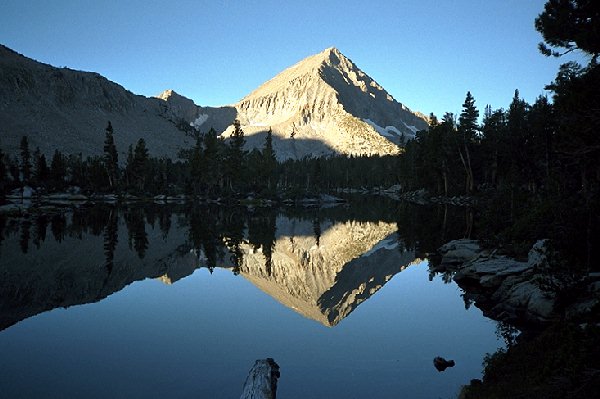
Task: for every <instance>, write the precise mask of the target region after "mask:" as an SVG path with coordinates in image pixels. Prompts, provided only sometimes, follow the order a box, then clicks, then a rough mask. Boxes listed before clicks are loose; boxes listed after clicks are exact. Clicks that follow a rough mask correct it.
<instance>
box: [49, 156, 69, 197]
mask: <svg viewBox="0 0 600 399" xmlns="http://www.w3.org/2000/svg"><path fill="white" fill-rule="evenodd" d="M66 175H67V164H66V160H65V157H64V156H63V155H62V154H61V153H60V151H58V150H54V155H53V156H52V161H51V162H50V180H51V181H52V185H53V186H54V188H56V189H58V190H61V189H63V188H64V185H65V178H66Z"/></svg>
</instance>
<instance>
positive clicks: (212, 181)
mask: <svg viewBox="0 0 600 399" xmlns="http://www.w3.org/2000/svg"><path fill="white" fill-rule="evenodd" d="M203 142H204V152H203V154H202V158H203V159H204V175H203V176H204V181H205V183H206V186H207V194H208V195H209V196H210V195H212V194H214V193H215V192H216V190H217V189H218V186H219V182H220V180H221V168H220V166H221V163H222V157H221V148H220V147H221V145H222V142H221V141H220V140H219V139H218V138H217V132H216V130H215V129H213V128H210V130H209V131H208V133H206V134H205V135H204V137H203Z"/></svg>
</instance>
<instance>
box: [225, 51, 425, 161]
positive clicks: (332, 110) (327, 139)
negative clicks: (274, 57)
mask: <svg viewBox="0 0 600 399" xmlns="http://www.w3.org/2000/svg"><path fill="white" fill-rule="evenodd" d="M235 108H236V110H237V111H238V119H240V121H241V123H242V128H243V129H244V132H245V133H246V136H247V140H248V143H249V144H250V145H251V146H259V145H261V144H262V142H263V140H262V138H263V137H264V134H265V133H266V131H267V130H268V129H269V128H272V129H273V136H274V138H275V140H274V147H275V149H276V151H277V153H278V157H280V158H301V157H303V156H305V155H308V154H318V155H327V154H330V153H342V154H354V155H373V154H377V155H385V154H394V153H397V152H398V146H397V144H399V143H400V142H401V141H404V140H408V139H410V138H413V137H414V135H415V133H416V132H417V131H418V130H422V129H425V128H427V122H426V120H425V118H424V117H423V116H422V115H419V114H415V113H413V112H411V111H410V110H409V109H408V108H406V107H405V106H404V105H402V104H400V103H398V102H397V101H396V100H394V99H393V98H392V96H391V95H390V94H388V93H387V92H386V91H385V90H384V89H383V87H381V86H380V85H379V84H377V82H375V81H374V80H373V79H371V78H370V77H369V76H368V75H366V74H365V73H364V72H363V71H361V70H360V69H359V68H358V67H357V66H356V65H355V64H354V63H353V62H352V61H351V60H349V59H348V58H346V57H345V56H344V55H343V54H342V53H341V52H340V51H339V50H338V49H336V48H333V47H332V48H328V49H326V50H325V51H323V52H321V53H319V54H316V55H313V56H311V57H308V58H306V59H304V60H302V61H300V62H299V63H297V64H296V65H294V66H292V67H290V68H288V69H286V70H285V71H283V72H281V73H280V74H279V75H277V76H275V77H274V78H273V79H271V80H269V81H268V82H266V83H264V84H263V85H262V86H260V87H259V88H258V89H256V90H255V91H253V92H252V93H250V94H249V95H248V96H246V97H244V98H243V99H242V100H241V101H240V102H239V103H237V104H235ZM231 132H232V128H229V129H228V130H227V131H226V132H225V135H228V134H230V133H231Z"/></svg>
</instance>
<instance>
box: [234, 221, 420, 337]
mask: <svg viewBox="0 0 600 399" xmlns="http://www.w3.org/2000/svg"><path fill="white" fill-rule="evenodd" d="M319 230H320V231H322V232H323V233H322V234H320V235H319V234H318V231H319ZM395 231H396V226H395V224H390V223H371V222H368V223H359V222H346V223H337V224H333V225H332V224H330V223H322V224H320V226H319V228H318V229H317V232H315V225H314V224H312V223H310V222H307V221H295V220H290V219H287V218H280V219H278V223H277V236H278V238H277V240H276V242H275V246H274V249H273V252H272V255H271V262H270V263H269V262H268V259H267V256H265V254H264V252H265V251H264V249H262V250H261V249H258V250H256V249H253V248H251V247H247V248H246V252H247V253H246V254H245V256H244V260H243V264H242V265H241V267H240V273H241V275H243V276H244V277H245V278H247V279H248V280H250V281H251V282H252V283H253V284H254V285H256V286H257V287H258V288H260V289H261V290H263V291H264V292H266V293H267V294H269V295H270V296H272V297H273V298H275V299H276V300H278V301H279V302H281V303H282V304H283V305H285V306H287V307H289V308H291V309H294V310H295V311H296V312H298V313H300V314H302V315H303V316H305V317H307V318H310V319H313V320H316V321H318V322H320V323H322V324H324V325H326V326H335V325H336V324H338V323H339V322H340V321H341V320H342V319H344V318H345V317H346V316H348V314H350V313H351V312H352V311H353V310H354V309H355V308H356V307H357V306H358V305H359V304H360V303H361V302H363V301H365V300H366V299H368V298H369V297H370V296H371V295H373V294H374V293H375V292H377V291H378V290H379V289H380V288H381V287H382V286H383V285H384V284H385V283H386V282H387V281H389V279H390V278H392V277H393V276H394V275H395V274H396V273H398V272H400V271H401V270H403V269H404V268H406V267H407V266H408V265H410V264H411V262H413V261H414V259H415V257H414V253H413V252H412V251H402V250H401V249H400V248H399V246H398V240H397V235H396V234H395Z"/></svg>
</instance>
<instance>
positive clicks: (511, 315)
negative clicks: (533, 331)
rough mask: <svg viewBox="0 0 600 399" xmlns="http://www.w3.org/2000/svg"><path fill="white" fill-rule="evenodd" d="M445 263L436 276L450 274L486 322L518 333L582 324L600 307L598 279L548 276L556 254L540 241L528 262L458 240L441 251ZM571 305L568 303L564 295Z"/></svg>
mask: <svg viewBox="0 0 600 399" xmlns="http://www.w3.org/2000/svg"><path fill="white" fill-rule="evenodd" d="M439 254H440V256H441V259H440V261H439V263H438V264H435V265H431V266H430V270H431V272H432V273H449V274H450V275H451V276H452V278H453V279H454V281H455V282H456V283H457V284H458V285H459V286H460V287H461V288H462V289H463V290H464V291H465V303H466V304H470V303H474V304H475V306H477V307H478V308H480V309H481V310H482V311H483V313H484V315H485V316H486V317H489V318H491V319H494V320H497V321H503V322H507V323H509V324H511V325H514V326H516V327H517V328H521V327H528V328H535V327H544V326H545V325H548V324H550V323H553V322H556V321H561V320H562V321H571V322H580V323H584V322H587V321H589V320H588V319H589V318H590V316H591V315H592V313H593V312H594V310H595V309H598V308H599V307H600V274H598V273H588V274H587V275H584V276H581V277H580V278H577V279H575V278H572V279H568V278H558V277H556V275H554V274H551V273H549V270H550V268H551V265H550V263H551V262H552V255H553V254H552V250H551V248H550V243H549V241H548V240H539V241H538V242H536V243H535V244H534V245H533V247H532V248H531V250H530V251H529V254H528V257H527V260H526V261H519V260H516V259H513V258H510V257H508V256H506V255H502V254H499V253H498V251H497V250H489V249H483V248H482V247H481V246H480V243H479V242H478V241H475V240H469V239H462V240H454V241H451V242H449V243H447V244H445V245H443V246H442V247H441V248H440V249H439ZM567 292H568V293H569V295H568V297H569V300H565V298H564V297H565V296H566V295H564V294H565V293H567Z"/></svg>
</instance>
